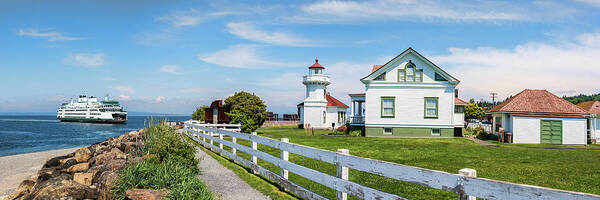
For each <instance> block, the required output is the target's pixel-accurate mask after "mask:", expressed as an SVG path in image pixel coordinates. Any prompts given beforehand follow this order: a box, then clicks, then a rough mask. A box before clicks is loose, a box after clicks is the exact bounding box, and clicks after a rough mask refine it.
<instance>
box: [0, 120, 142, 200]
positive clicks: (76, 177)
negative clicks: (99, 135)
mask: <svg viewBox="0 0 600 200" xmlns="http://www.w3.org/2000/svg"><path fill="white" fill-rule="evenodd" d="M143 131H144V130H143V129H142V130H140V131H132V132H128V133H125V134H123V135H121V136H119V137H117V138H109V139H108V140H106V141H103V142H100V143H96V144H92V145H91V146H89V147H82V148H80V149H78V150H77V151H75V152H73V153H70V154H68V155H65V156H59V157H55V158H52V159H50V160H48V161H47V162H46V164H44V166H43V167H42V169H41V170H39V171H38V173H37V174H35V175H33V176H32V177H31V178H30V179H28V180H25V181H23V182H21V184H20V185H19V187H18V188H17V189H16V190H15V191H14V192H13V193H12V194H11V195H10V196H9V197H8V198H7V199H9V200H17V199H112V194H111V192H110V190H111V186H112V185H113V183H114V182H115V181H116V180H117V171H118V170H120V169H123V168H124V167H126V166H127V164H130V163H135V162H139V161H141V159H142V158H140V157H131V156H130V154H128V153H129V152H131V151H133V150H135V149H136V148H137V147H140V146H142V145H143V144H144V143H143V136H142V132H143Z"/></svg>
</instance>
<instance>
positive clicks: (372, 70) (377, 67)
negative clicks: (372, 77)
mask: <svg viewBox="0 0 600 200" xmlns="http://www.w3.org/2000/svg"><path fill="white" fill-rule="evenodd" d="M381 67H383V65H373V69H371V73H373V72H375V71H377V70H378V69H379V68H381Z"/></svg>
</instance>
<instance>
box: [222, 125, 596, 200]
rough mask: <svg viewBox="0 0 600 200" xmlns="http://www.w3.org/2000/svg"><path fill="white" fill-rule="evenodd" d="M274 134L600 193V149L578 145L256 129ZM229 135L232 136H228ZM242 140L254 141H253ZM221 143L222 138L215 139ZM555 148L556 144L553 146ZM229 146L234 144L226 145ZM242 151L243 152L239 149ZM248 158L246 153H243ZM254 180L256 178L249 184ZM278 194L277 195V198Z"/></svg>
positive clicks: (398, 187) (425, 192)
mask: <svg viewBox="0 0 600 200" xmlns="http://www.w3.org/2000/svg"><path fill="white" fill-rule="evenodd" d="M257 132H258V133H259V134H260V135H261V136H264V137H269V138H273V139H280V138H289V139H290V142H292V143H296V144H302V145H306V146H311V147H316V148H320V149H326V150H330V151H336V150H337V149H349V150H350V154H352V155H357V156H361V157H367V158H373V159H378V160H384V161H389V162H394V163H399V164H405V165H410V166H416V167H423V168H427V169H434V170H441V171H446V172H449V173H458V170H460V169H462V168H473V169H476V170H477V175H478V177H484V178H490V179H496V180H502V181H509V182H514V183H521V184H529V185H537V186H544V187H551V188H557V189H563V190H572V191H577V192H586V193H593V194H600V173H598V172H599V171H600V164H599V163H600V151H594V150H577V149H544V148H531V147H530V146H521V145H501V146H500V147H486V146H480V145H477V144H475V143H473V142H471V141H469V140H466V139H464V138H451V139H408V138H365V137H348V136H316V135H320V134H324V135H327V134H328V133H329V132H330V131H325V130H319V131H316V132H315V136H305V135H304V134H305V133H304V130H301V129H297V128H295V127H269V128H261V129H259V130H258V131H257ZM228 140H230V139H228ZM238 143H240V144H243V145H246V146H250V142H249V141H245V140H240V139H238ZM215 145H218V143H215ZM553 147H556V146H553ZM258 148H259V150H261V151H264V152H266V153H269V154H271V155H273V156H277V157H278V156H279V154H280V151H279V150H277V149H274V148H271V147H267V146H264V145H260V144H259V147H258ZM225 149H226V150H230V149H229V148H227V147H226V148H225ZM238 152H240V151H238ZM238 154H239V155H240V156H242V157H244V158H246V159H249V158H250V156H249V155H248V154H245V153H238ZM290 161H291V162H294V163H297V164H300V165H303V166H306V167H309V168H312V169H315V170H318V171H321V172H324V173H327V174H330V175H335V166H334V165H333V164H329V163H324V162H321V161H317V160H314V159H310V158H306V157H303V156H299V155H295V154H290ZM259 165H261V166H263V167H265V168H267V169H269V170H271V171H273V172H279V168H278V167H276V166H274V165H272V164H270V163H267V162H265V161H262V160H260V159H259ZM290 180H291V181H293V182H295V183H297V184H299V185H302V186H304V187H306V188H308V189H310V190H312V191H315V192H317V193H319V194H322V195H324V196H326V197H328V198H332V199H333V198H335V191H334V190H332V189H330V188H327V187H325V186H322V185H320V184H317V183H315V182H312V181H310V180H308V179H306V178H303V177H300V176H298V175H296V174H293V173H291V172H290ZM350 180H351V181H353V182H356V183H359V184H362V185H366V186H369V187H372V188H376V189H378V190H382V191H385V192H389V193H393V194H398V195H400V196H403V197H407V198H411V199H456V196H457V195H456V194H455V193H451V192H446V191H442V190H437V189H432V188H428V187H425V186H421V185H416V184H412V183H406V182H402V181H396V180H393V179H389V178H385V177H381V176H377V175H373V174H368V173H364V172H360V171H356V170H351V171H350ZM250 184H251V185H252V183H250ZM274 199H276V198H274Z"/></svg>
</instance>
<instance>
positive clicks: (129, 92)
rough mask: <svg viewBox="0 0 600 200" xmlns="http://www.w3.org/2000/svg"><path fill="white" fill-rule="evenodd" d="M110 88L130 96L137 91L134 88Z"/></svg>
mask: <svg viewBox="0 0 600 200" xmlns="http://www.w3.org/2000/svg"><path fill="white" fill-rule="evenodd" d="M110 88H112V89H114V90H117V91H119V92H124V93H128V94H133V93H135V89H133V88H132V87H129V86H111V87H110Z"/></svg>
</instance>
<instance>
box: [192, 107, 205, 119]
mask: <svg viewBox="0 0 600 200" xmlns="http://www.w3.org/2000/svg"><path fill="white" fill-rule="evenodd" d="M207 108H208V106H202V107H199V108H196V111H194V113H192V119H193V120H198V121H204V114H205V112H206V109H207Z"/></svg>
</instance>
